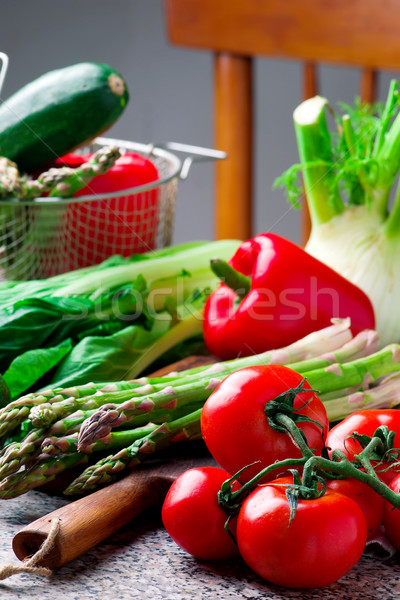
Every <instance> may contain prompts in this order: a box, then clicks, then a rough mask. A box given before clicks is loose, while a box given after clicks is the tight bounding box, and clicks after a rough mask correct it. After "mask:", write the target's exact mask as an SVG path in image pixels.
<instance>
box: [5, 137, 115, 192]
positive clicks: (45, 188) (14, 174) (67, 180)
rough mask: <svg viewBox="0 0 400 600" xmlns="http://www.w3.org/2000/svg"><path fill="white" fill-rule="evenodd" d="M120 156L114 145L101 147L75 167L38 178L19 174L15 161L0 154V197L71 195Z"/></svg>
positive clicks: (100, 173)
mask: <svg viewBox="0 0 400 600" xmlns="http://www.w3.org/2000/svg"><path fill="white" fill-rule="evenodd" d="M120 156H121V153H120V150H119V148H117V147H116V146H110V147H104V148H100V150H98V151H97V152H95V153H94V154H93V156H91V158H90V159H89V160H88V161H87V162H85V163H83V164H82V165H80V166H78V167H76V168H70V167H60V168H51V169H49V170H48V171H45V172H44V173H41V174H40V175H39V176H38V178H37V179H30V178H29V177H28V176H27V175H21V174H20V173H19V171H18V167H17V165H16V164H15V163H14V162H12V161H10V160H8V159H7V158H4V157H0V198H3V199H6V198H19V199H20V200H31V199H33V198H38V197H39V196H43V195H44V194H48V195H49V196H50V197H55V196H56V197H63V198H67V197H71V196H73V195H74V194H75V192H77V191H78V190H80V189H81V188H83V187H85V185H87V184H88V183H89V182H90V181H91V180H92V179H93V178H94V177H96V176H97V175H103V174H104V173H106V172H107V171H108V169H110V168H111V167H112V166H113V165H114V164H115V161H116V160H117V159H118V158H119V157H120Z"/></svg>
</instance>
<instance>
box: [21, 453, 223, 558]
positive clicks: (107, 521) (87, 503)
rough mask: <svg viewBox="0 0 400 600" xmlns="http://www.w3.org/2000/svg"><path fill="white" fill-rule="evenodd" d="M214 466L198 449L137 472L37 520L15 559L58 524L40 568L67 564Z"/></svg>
mask: <svg viewBox="0 0 400 600" xmlns="http://www.w3.org/2000/svg"><path fill="white" fill-rule="evenodd" d="M210 464H215V463H213V461H212V459H211V458H210V457H209V456H208V455H207V454H206V453H205V451H204V449H200V456H193V457H192V458H173V459H171V460H167V462H163V463H161V462H160V463H158V464H155V465H154V464H153V465H151V466H148V467H146V466H143V467H140V468H135V469H134V470H132V471H131V473H130V474H128V475H127V476H125V477H124V478H123V479H121V480H120V481H118V482H116V483H113V484H111V485H109V486H108V487H106V488H103V489H100V490H98V491H97V492H94V493H92V494H90V495H88V496H85V497H83V498H80V499H79V500H76V501H74V502H71V503H69V504H66V505H65V506H62V507H61V508H59V509H57V510H55V511H54V512H52V513H50V514H48V515H45V516H43V517H41V518H40V519H37V520H36V521H34V522H33V523H31V524H30V525H28V526H26V527H24V528H23V529H22V530H21V531H19V532H18V533H17V534H16V535H15V536H14V539H13V550H14V553H15V555H16V556H17V557H18V558H19V559H20V560H24V559H26V558H28V557H29V556H31V555H33V554H35V553H36V552H37V551H38V550H39V548H40V546H41V545H42V543H43V542H44V541H45V540H46V538H47V536H48V535H49V532H50V529H51V526H52V523H53V522H54V519H59V530H58V533H57V536H56V538H55V541H54V543H53V544H52V547H51V549H50V550H49V552H48V554H46V555H45V556H44V557H43V558H42V559H41V561H40V563H39V566H43V567H48V568H49V569H54V568H56V567H60V566H62V565H65V564H66V563H68V562H70V561H72V560H73V559H74V558H77V557H78V556H80V555H82V554H84V553H85V552H87V551H88V550H90V548H93V547H94V546H96V545H97V544H99V543H100V542H102V541H104V540H105V539H106V538H107V537H109V536H110V535H111V534H112V533H114V532H116V531H117V530H118V529H120V528H121V527H123V526H124V525H126V524H127V523H128V522H129V521H131V520H132V519H133V518H134V517H136V516H137V515H139V514H140V513H142V512H143V511H144V510H147V509H149V508H155V507H158V506H161V504H162V502H163V500H164V497H165V495H166V493H167V491H168V489H169V487H170V485H171V484H172V482H173V481H174V480H175V479H176V477H178V475H180V474H181V473H183V471H185V470H186V469H190V468H192V467H194V466H204V465H210Z"/></svg>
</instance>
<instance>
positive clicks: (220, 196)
mask: <svg viewBox="0 0 400 600" xmlns="http://www.w3.org/2000/svg"><path fill="white" fill-rule="evenodd" d="M214 67H215V71H214V77H215V85H214V90H215V92H214V93H215V98H214V107H215V113H214V114H215V147H216V148H218V149H221V150H224V151H225V152H227V154H228V157H227V158H226V160H222V161H217V163H216V205H215V236H216V238H217V239H224V238H235V239H248V238H250V237H251V232H252V202H251V198H252V195H253V116H252V115H253V107H252V96H253V94H252V87H253V77H252V60H251V59H250V58H248V57H241V56H233V55H230V54H227V53H217V54H216V55H215V59H214Z"/></svg>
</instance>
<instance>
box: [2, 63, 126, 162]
mask: <svg viewBox="0 0 400 600" xmlns="http://www.w3.org/2000/svg"><path fill="white" fill-rule="evenodd" d="M128 100H129V93H128V89H127V86H126V83H125V81H124V79H123V78H122V76H121V75H120V74H119V73H118V72H117V71H115V70H114V69H112V68H111V67H109V66H108V65H104V64H98V63H90V62H86V63H79V64H76V65H72V66H70V67H65V68H62V69H57V70H54V71H50V72H48V73H46V74H45V75H42V76H41V77H39V78H38V79H35V80H34V81H32V82H31V83H28V84H27V85H25V86H24V87H23V88H21V89H20V90H18V91H17V92H16V93H15V94H13V95H12V96H10V97H9V98H8V100H6V101H4V102H3V103H2V105H1V106H0V155H1V156H5V157H6V158H9V159H10V160H12V161H14V162H16V163H17V165H18V167H19V170H20V171H24V172H26V173H31V172H33V171H36V170H38V169H42V168H45V167H47V166H48V165H49V164H50V163H51V162H53V161H54V160H55V159H56V158H59V157H60V156H63V155H64V154H67V153H68V152H71V151H72V150H74V149H75V148H77V147H78V146H81V145H82V144H84V143H86V142H88V141H89V140H91V139H93V138H94V137H95V136H97V135H100V134H101V133H103V132H104V131H105V130H107V129H108V128H109V127H111V125H112V124H113V123H114V122H115V121H116V120H117V119H118V117H119V116H120V115H121V114H122V112H123V110H124V108H125V106H126V104H127V102H128Z"/></svg>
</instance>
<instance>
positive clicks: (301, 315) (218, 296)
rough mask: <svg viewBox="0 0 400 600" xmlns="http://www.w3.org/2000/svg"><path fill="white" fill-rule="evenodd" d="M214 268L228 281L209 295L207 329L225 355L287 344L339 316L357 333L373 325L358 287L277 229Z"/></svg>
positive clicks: (210, 343)
mask: <svg viewBox="0 0 400 600" xmlns="http://www.w3.org/2000/svg"><path fill="white" fill-rule="evenodd" d="M213 269H214V271H215V272H216V273H217V274H218V275H219V277H220V278H221V280H222V281H223V283H221V285H220V286H219V287H218V288H217V290H215V291H214V292H213V293H212V294H211V295H210V296H209V298H208V300H207V303H206V306H205V313H204V324H203V331H204V339H205V343H206V345H207V347H208V349H209V351H210V352H212V353H213V354H214V355H215V356H217V357H219V358H221V359H224V360H227V359H230V358H234V357H236V356H239V355H247V356H248V355H250V354H255V353H259V352H263V351H265V350H269V349H273V348H279V347H283V346H286V345H288V344H291V343H293V342H294V341H296V340H298V339H300V338H302V337H304V336H305V335H307V334H309V333H311V332H312V331H316V330H318V329H322V328H323V327H327V326H328V325H330V323H331V319H332V318H335V317H336V318H347V317H350V319H351V330H352V332H353V334H356V333H358V332H359V331H361V330H363V329H373V328H374V327H375V317H374V310H373V307H372V304H371V301H370V300H369V298H368V297H367V295H366V294H365V293H364V292H363V291H362V290H361V289H360V288H358V287H357V286H355V285H354V284H353V283H351V282H350V281H348V280H347V279H345V278H344V277H342V276H341V275H340V274H339V273H337V272H336V271H334V270H333V269H331V268H330V267H328V266H327V265H325V264H324V263H322V262H320V261H319V260H317V259H316V258H314V257H313V256H311V255H310V254H308V253H307V252H306V251H305V250H303V249H302V248H301V247H300V246H297V245H296V244H294V243H293V242H290V241H289V240H287V239H285V238H283V237H280V236H278V235H275V234H269V233H263V234H260V235H257V236H256V237H254V238H253V239H251V240H248V241H246V242H244V243H243V244H241V246H240V247H239V248H238V250H237V251H236V253H235V255H234V256H233V257H232V259H231V260H230V261H229V263H224V262H223V261H214V263H213Z"/></svg>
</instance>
